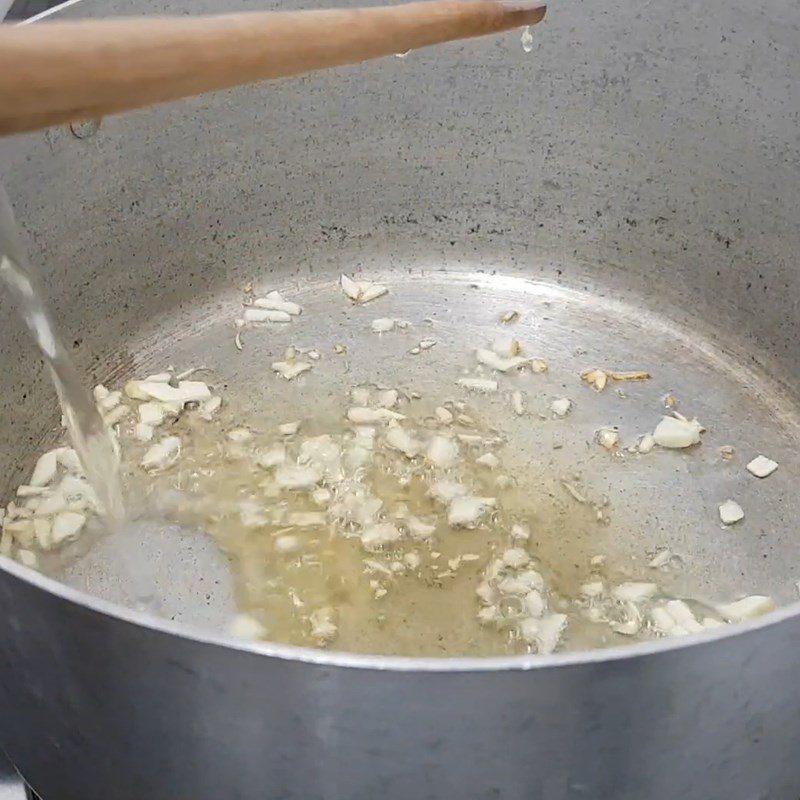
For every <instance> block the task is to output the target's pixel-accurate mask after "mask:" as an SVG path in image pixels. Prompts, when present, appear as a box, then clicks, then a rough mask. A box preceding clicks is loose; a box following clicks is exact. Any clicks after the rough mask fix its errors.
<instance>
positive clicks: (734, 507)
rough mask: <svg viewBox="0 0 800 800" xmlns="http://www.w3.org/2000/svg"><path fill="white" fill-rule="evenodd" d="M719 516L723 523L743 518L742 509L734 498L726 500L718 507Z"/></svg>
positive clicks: (729, 523)
mask: <svg viewBox="0 0 800 800" xmlns="http://www.w3.org/2000/svg"><path fill="white" fill-rule="evenodd" d="M719 518H720V519H721V520H722V524H723V525H733V524H734V523H736V522H739V521H740V520H742V519H744V511H743V510H742V507H741V506H740V505H739V504H738V503H737V502H736V501H735V500H726V501H725V502H724V503H722V504H721V505H720V507H719Z"/></svg>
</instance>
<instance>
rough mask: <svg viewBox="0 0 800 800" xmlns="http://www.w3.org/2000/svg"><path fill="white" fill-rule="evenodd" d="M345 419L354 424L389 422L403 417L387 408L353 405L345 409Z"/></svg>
mask: <svg viewBox="0 0 800 800" xmlns="http://www.w3.org/2000/svg"><path fill="white" fill-rule="evenodd" d="M347 419H349V420H350V422H354V423H355V424H356V425H373V424H375V423H376V422H389V421H390V420H398V421H399V420H403V419H405V417H404V416H403V415H402V414H398V413H397V412H396V411H391V410H390V409H388V408H365V407H363V406H353V407H351V408H348V409H347Z"/></svg>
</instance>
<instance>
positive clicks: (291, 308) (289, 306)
mask: <svg viewBox="0 0 800 800" xmlns="http://www.w3.org/2000/svg"><path fill="white" fill-rule="evenodd" d="M253 306H255V308H266V309H270V310H272V311H283V312H284V313H286V314H289V316H292V317H296V316H299V315H300V314H302V313H303V309H302V307H301V306H299V305H298V304H297V303H293V302H291V301H290V300H284V298H283V295H281V293H280V292H276V291H272V292H269V293H268V294H267V296H266V297H257V298H256V299H255V300H253Z"/></svg>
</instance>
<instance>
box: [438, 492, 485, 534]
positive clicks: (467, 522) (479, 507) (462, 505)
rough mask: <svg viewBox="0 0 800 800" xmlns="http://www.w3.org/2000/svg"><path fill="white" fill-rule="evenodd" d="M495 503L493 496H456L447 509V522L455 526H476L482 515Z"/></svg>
mask: <svg viewBox="0 0 800 800" xmlns="http://www.w3.org/2000/svg"><path fill="white" fill-rule="evenodd" d="M495 505H496V501H495V499H494V498H493V497H473V496H472V495H467V496H464V497H456V498H454V499H453V500H452V501H451V503H450V506H449V507H448V509H447V522H448V523H449V524H450V525H452V526H453V527H454V528H474V527H475V526H476V525H477V524H478V522H479V521H480V519H481V517H482V516H483V515H484V514H485V513H486V512H487V511H488V510H489V509H490V508H494V506H495Z"/></svg>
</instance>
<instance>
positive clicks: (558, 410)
mask: <svg viewBox="0 0 800 800" xmlns="http://www.w3.org/2000/svg"><path fill="white" fill-rule="evenodd" d="M571 408H572V400H570V399H569V398H568V397H559V398H558V399H556V400H553V402H552V403H550V410H551V411H552V412H553V414H555V415H556V416H557V417H566V416H567V414H569V412H570V409H571Z"/></svg>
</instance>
